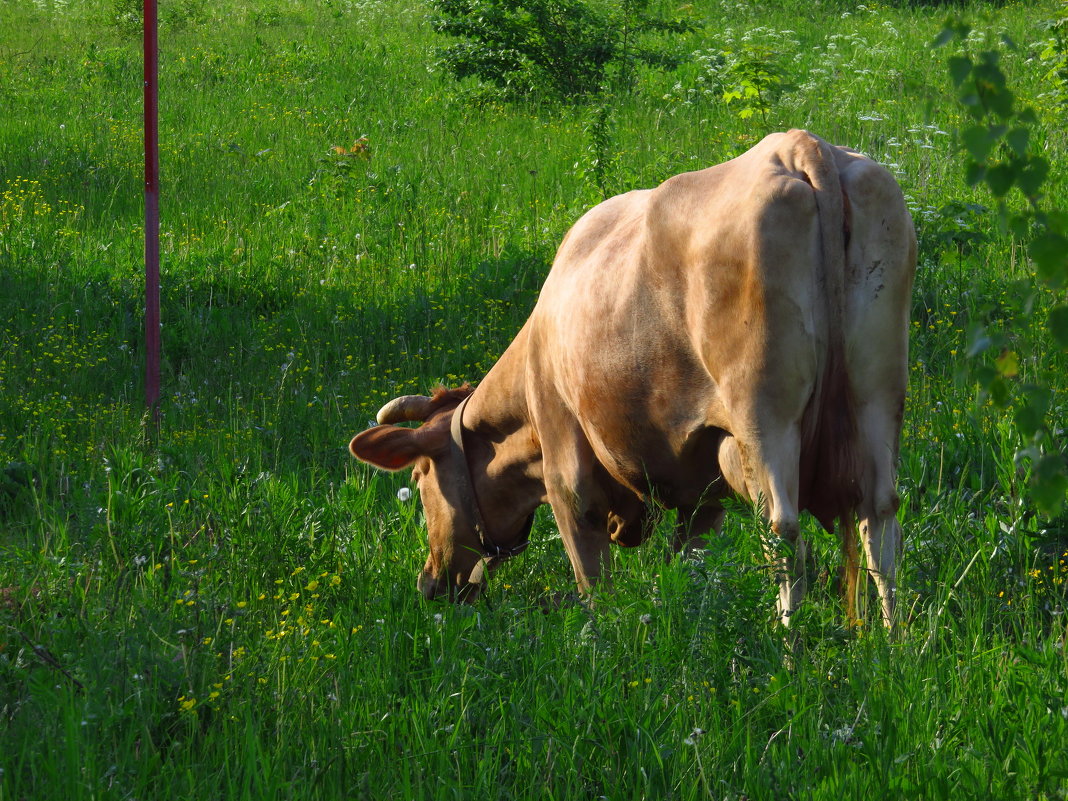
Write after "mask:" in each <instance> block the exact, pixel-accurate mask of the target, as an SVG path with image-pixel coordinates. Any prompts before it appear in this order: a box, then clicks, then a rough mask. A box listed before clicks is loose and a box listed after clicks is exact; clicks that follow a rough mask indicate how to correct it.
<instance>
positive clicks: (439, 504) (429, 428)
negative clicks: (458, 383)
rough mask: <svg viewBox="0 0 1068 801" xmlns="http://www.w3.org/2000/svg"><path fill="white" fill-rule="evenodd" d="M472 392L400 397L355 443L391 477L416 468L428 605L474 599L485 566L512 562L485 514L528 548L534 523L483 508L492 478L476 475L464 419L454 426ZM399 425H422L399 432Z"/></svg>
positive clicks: (355, 450)
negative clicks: (491, 536) (426, 548)
mask: <svg viewBox="0 0 1068 801" xmlns="http://www.w3.org/2000/svg"><path fill="white" fill-rule="evenodd" d="M472 391H473V390H472V389H471V387H469V386H466V385H465V386H464V387H461V388H459V389H451V390H446V389H439V390H438V391H437V392H436V393H435V394H434V396H433V397H425V396H422V395H407V396H404V397H401V398H396V399H394V400H392V401H390V402H389V403H387V404H386V405H385V406H383V407H382V409H381V410H380V411H379V412H378V423H379V425H377V426H374V427H373V428H369V429H368V430H366V431H364V432H362V433H360V434H357V435H356V436H355V437H353V438H352V441H351V442H350V443H349V450H350V451H351V453H352V455H353V456H355V457H356V458H357V459H359V460H361V461H364V462H367V463H368V464H371V465H374V466H375V467H378V468H381V469H383V470H391V471H396V470H403V469H405V468H407V467H411V468H412V480H413V483H414V484H415V485H416V486H417V487H418V489H419V496H420V499H421V500H422V503H423V510H424V512H425V513H426V525H427V540H428V542H429V545H430V555H429V557H428V558H427V561H426V565H425V566H424V567H423V570H422V572H421V573H420V575H419V579H418V586H419V590H420V592H422V593H423V595H424V596H425V597H426V598H427V599H432V598H436V597H438V596H440V595H448V597H449V598H450V599H452V600H465V601H470V600H474V598H476V597H477V596H478V593H479V591H480V589H481V586H482V583H483V579H484V573H485V570H486V567H487V566H488V567H490V568H492V567H495V566H496V564H498V563H499V562H500V561H501V557H504V556H508V555H510V554H509V553H508V552H506V551H501V552H496V545H495V544H494V543H495V540H487V534H486V532H485V530H484V528H485V523H484V522H483V520H482V515H483V513H485V514H486V515H487V516H489V515H491V514H492V515H493V517H494V523H495V529H494V532H495V533H496V534H499V535H500V536H502V537H504V538H505V539H507V540H508V541H511V540H512V539H513V538H514V539H515V540H517V541H518V540H522V542H524V543H525V541H526V538H525V536H524V535H525V534H526V532H525V531H523V530H522V525H523V524H524V522H526V524H527V525H528V527H529V520H527V521H524V520H522V519H516V517H517V516H516V514H515V512H514V509H508V508H504V509H499V508H496V507H493V506H491V507H489V508H487V507H486V506H482V508H481V509H480V498H481V500H482V502H483V504H485V503H488V502H489V500H490V499H488V498H487V497H486V496H487V495H488V494H489V493H487V492H486V490H485V486H486V484H487V482H488V481H489V479H488V478H487V477H486V476H485V471H484V470H483V471H482V473H481V474H472V466H471V464H470V462H469V456H468V454H467V453H466V452H465V448H464V435H463V432H462V430H461V428H460V426H459V420H457V421H456V423H455V424H454V422H453V418H454V416H455V413H456V410H457V408H458V407H459V405H460V404H461V403H462V402H463V401H464V400H466V398H467V397H468V396H469V395H470V394H471V392H472ZM400 422H419V423H421V424H422V425H420V426H418V427H417V428H408V427H405V426H399V425H395V424H396V423H400ZM470 436H471V435H470V434H468V437H470ZM476 486H477V487H478V489H476ZM476 493H480V495H476ZM497 526H499V527H500V528H499V531H498V528H497Z"/></svg>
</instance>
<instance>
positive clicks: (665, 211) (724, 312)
mask: <svg viewBox="0 0 1068 801" xmlns="http://www.w3.org/2000/svg"><path fill="white" fill-rule="evenodd" d="M915 263H916V240H915V234H914V232H913V227H912V221H911V219H910V217H909V214H908V211H907V210H906V208H905V204H904V202H903V199H902V195H901V190H900V189H899V187H898V185H897V183H896V182H895V181H894V179H893V178H892V177H891V175H890V174H889V173H888V172H887V171H886V170H885V169H883V168H882V167H880V166H879V165H878V164H876V163H875V162H873V161H871V160H869V159H868V158H866V157H864V156H862V155H860V154H859V153H856V152H854V151H852V150H847V149H845V148H840V147H833V146H831V145H828V144H827V143H826V142H824V141H823V140H821V139H819V138H817V137H815V136H813V135H811V134H809V133H806V132H804V131H790V132H789V133H780V134H772V135H771V136H768V137H767V138H766V139H764V140H763V141H762V142H760V143H759V144H758V145H757V146H756V147H754V148H753V149H752V150H750V151H748V152H747V153H745V154H743V155H741V156H739V157H738V158H736V159H733V160H731V161H728V162H727V163H725V164H720V165H718V166H715V167H711V168H709V169H706V170H701V171H699V172H691V173H685V174H683V175H679V176H676V177H674V178H671V179H670V180H668V181H665V182H664V183H663V184H661V185H660V186H659V187H657V188H655V189H652V190H643V191H635V192H629V193H627V194H624V195H620V196H618V197H614V198H612V199H610V200H607V201H605V202H604V203H602V204H600V205H599V206H597V207H596V208H594V209H592V210H591V211H589V212H588V213H587V214H586V215H585V216H583V217H582V219H580V220H579V221H578V223H576V224H575V226H574V227H573V228H572V229H571V231H570V232H569V233H568V234H567V236H566V237H565V238H564V241H563V243H562V244H561V246H560V250H559V252H558V253H557V256H556V260H555V262H554V263H553V267H552V270H551V272H550V273H549V276H548V278H547V279H546V281H545V286H544V288H543V290H542V293H541V296H540V298H539V300H538V302H537V305H536V306H535V308H534V311H533V312H532V314H531V316H530V319H529V320H528V321H527V322H526V324H525V325H524V326H523V328H522V330H521V331H520V332H519V334H518V335H517V336H516V338H515V341H514V342H512V344H511V345H510V346H509V348H508V349H507V351H506V352H505V353H504V355H503V356H502V357H501V358H500V360H499V361H498V362H497V364H495V365H494V367H493V368H492V369H491V370H490V372H489V374H488V375H487V376H486V377H485V379H483V381H482V382H481V384H479V386H478V388H477V389H475V390H472V389H471V388H470V387H463V388H460V389H455V390H441V391H439V392H438V393H437V394H436V395H435V396H434V397H432V398H426V397H422V396H407V397H404V398H398V399H396V400H394V401H391V402H390V403H389V404H387V405H386V406H385V407H383V409H382V410H381V411H380V412H379V414H378V422H379V423H381V424H382V425H379V426H376V427H374V428H371V429H369V430H367V431H364V432H363V433H361V434H359V435H358V436H356V437H355V438H354V439H353V440H352V442H351V444H350V450H351V451H352V453H353V454H354V455H355V456H356V457H357V458H358V459H362V460H364V461H366V462H369V463H371V464H373V465H377V466H378V467H381V468H384V469H386V470H400V469H403V468H405V467H409V466H412V467H413V468H414V469H413V472H412V475H413V478H414V480H415V482H416V483H417V484H418V487H419V491H420V494H421V497H422V502H423V505H424V508H425V511H426V520H427V528H428V535H429V543H430V557H429V559H428V560H427V563H426V566H425V568H424V569H423V572H422V574H421V575H420V577H419V582H418V584H419V588H420V590H421V591H422V592H423V594H424V595H425V596H426V597H428V598H433V597H435V596H437V595H440V594H446V593H447V594H448V595H449V596H450V597H458V596H459V597H473V596H474V595H476V594H477V589H478V586H479V584H480V583H481V581H482V578H483V573H484V568H485V565H486V564H489V566H490V567H492V566H493V565H495V564H497V563H499V561H500V560H502V559H504V558H506V557H508V556H511V555H513V554H514V553H517V552H518V551H519V550H521V549H522V548H523V547H524V546H525V545H526V542H527V536H528V532H529V528H530V520H531V518H532V514H533V512H534V510H535V508H536V507H537V506H538V505H540V504H542V503H545V502H548V503H550V504H551V505H552V509H553V513H554V515H555V517H556V522H557V525H558V526H559V529H560V536H561V539H562V540H563V543H564V547H565V548H566V549H567V554H568V556H569V557H570V560H571V564H572V566H573V568H574V571H575V577H576V579H577V581H578V585H579V588H580V589H581V590H582V591H588V590H589V589H590V587H591V586H592V585H593V584H594V583H595V582H596V581H597V580H598V579H599V578H603V577H605V576H606V574H607V570H608V568H607V565H608V562H609V546H610V543H611V542H612V541H615V542H617V543H620V544H627V545H632V544H637V543H638V542H640V540H641V538H642V535H643V516H644V513H645V510H646V508H647V505H648V503H649V502H650V501H651V500H652V499H655V500H656V502H658V503H661V504H664V505H666V506H668V507H673V508H677V509H678V510H679V516H678V517H679V520H680V529H681V530H680V535H679V537H678V538H677V543H678V544H682V543H684V542H685V541H686V540H687V539H688V537H690V536H691V535H701V534H703V533H706V532H708V531H709V530H711V529H714V528H716V527H717V526H718V525H719V522H720V521H721V519H722V507H721V501H722V499H723V498H724V497H725V496H726V495H728V494H729V493H730V492H731V491H733V492H735V493H737V494H738V495H741V496H742V497H744V498H748V499H750V500H752V501H754V502H757V503H758V504H759V505H760V507H761V509H762V512H763V514H764V516H765V517H766V519H767V521H768V523H769V524H770V528H771V530H772V531H773V532H774V534H775V536H776V537H777V538H779V539H780V541H781V543H785V547H783V548H776V547H773V548H769V550H770V551H771V554H770V555H771V556H772V558H773V559H774V562H775V564H776V566H777V568H778V575H779V580H780V591H779V602H778V608H779V611H780V614H781V616H782V620H783V622H784V623H786V622H788V621H789V617H790V615H791V614H792V613H793V611H794V610H795V609H796V608H797V606H798V604H799V602H800V601H801V598H802V596H803V594H804V590H805V579H804V576H805V572H804V566H805V552H806V546H805V542H804V540H803V538H802V537H801V534H800V529H799V526H798V514H799V513H800V512H801V511H804V510H808V511H810V512H811V513H812V514H813V515H814V516H815V518H816V519H817V520H819V521H820V523H821V524H822V525H823V526H824V527H826V528H827V529H828V530H833V527H834V523H835V521H836V520H837V521H838V523H839V532H840V535H841V537H842V541H843V548H844V553H845V577H846V581H845V595H846V602H847V614H848V615H849V616H850V618H852V617H853V616H854V615H855V593H856V584H857V571H858V568H859V557H858V554H857V547H856V538H855V530H856V521H857V520H859V523H860V531H861V535H862V539H863V542H864V548H865V551H866V554H867V563H868V570H869V572H870V574H871V575H872V576H873V577H874V580H875V583H876V585H877V587H878V590H879V594H880V597H881V601H882V615H883V618H884V620H885V621H886V622H887V623H890V622H891V621H892V620H893V616H894V587H895V567H896V560H897V555H898V551H899V547H900V542H901V529H900V526H899V525H898V521H897V519H896V515H895V513H896V511H897V508H898V496H897V493H896V490H895V486H894V484H895V477H896V463H897V455H898V441H899V437H900V431H901V419H902V410H903V405H904V400H905V386H906V379H907V364H906V362H907V350H908V313H909V295H910V292H911V288H912V279H913V274H914V272H915ZM401 421H420V422H422V425H421V426H419V427H417V428H408V427H403V426H397V425H390V424H392V423H397V422H401ZM773 539H774V538H773Z"/></svg>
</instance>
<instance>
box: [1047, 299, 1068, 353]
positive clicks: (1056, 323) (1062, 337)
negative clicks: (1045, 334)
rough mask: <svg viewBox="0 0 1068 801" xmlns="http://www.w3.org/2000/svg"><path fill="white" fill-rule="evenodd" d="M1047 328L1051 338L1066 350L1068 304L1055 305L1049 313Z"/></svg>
mask: <svg viewBox="0 0 1068 801" xmlns="http://www.w3.org/2000/svg"><path fill="white" fill-rule="evenodd" d="M1048 325H1049V330H1050V333H1051V334H1053V339H1054V340H1056V342H1057V344H1058V345H1060V346H1061V348H1063V349H1064V350H1068V306H1057V307H1055V308H1054V309H1053V310H1052V311H1051V312H1050V313H1049V322H1048Z"/></svg>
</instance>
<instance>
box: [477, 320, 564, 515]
mask: <svg viewBox="0 0 1068 801" xmlns="http://www.w3.org/2000/svg"><path fill="white" fill-rule="evenodd" d="M525 339H526V329H525V328H524V329H523V330H522V331H520V332H519V335H518V336H517V337H516V339H515V341H514V342H513V343H512V345H511V346H510V347H509V348H508V350H507V351H505V353H504V355H503V356H501V358H500V359H499V360H498V361H497V363H496V364H495V365H494V366H493V368H492V369H491V370H490V372H489V373H488V374H487V375H486V377H485V378H484V379H483V380H482V381H481V382H480V383H479V385H478V387H477V388H476V389H475V392H474V394H473V395H472V396H471V399H470V401H469V402H468V404H467V409H466V410H465V412H464V419H463V423H464V428H465V429H466V431H467V434H466V443H467V444H466V451H467V459H468V466H469V469H470V472H471V477H472V482H473V485H474V490H475V493H476V495H477V497H478V499H479V503H480V505H481V506H482V512H483V514H484V515H485V516H486V518H487V520H488V522H490V524H491V526H492V521H499V530H501V531H502V532H503V531H510V530H511V529H512V527H513V525H515V524H518V523H520V522H522V521H525V520H526V518H527V517H528V516H529V515H530V513H531V512H532V511H533V510H534V509H535V508H536V507H537V506H538V505H540V504H541V503H544V502H545V497H544V496H545V489H544V485H543V482H542V470H541V449H540V447H539V446H538V443H537V441H536V438H535V436H534V429H533V427H532V426H531V423H530V415H529V413H528V410H527V394H526V358H525V353H526V349H525V345H524V344H523V342H524V341H525Z"/></svg>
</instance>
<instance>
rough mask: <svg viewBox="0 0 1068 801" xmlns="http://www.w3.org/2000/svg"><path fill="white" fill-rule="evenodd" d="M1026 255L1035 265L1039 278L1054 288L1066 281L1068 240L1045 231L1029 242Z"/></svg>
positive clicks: (1067, 273) (1067, 274)
mask: <svg viewBox="0 0 1068 801" xmlns="http://www.w3.org/2000/svg"><path fill="white" fill-rule="evenodd" d="M1027 253H1028V255H1029V256H1030V257H1031V259H1032V261H1034V263H1035V270H1036V271H1037V272H1038V275H1039V277H1040V278H1042V279H1043V280H1044V281H1048V282H1050V283H1051V284H1053V285H1054V286H1061V285H1062V284H1063V283H1064V282H1065V280H1066V279H1068V238H1065V236H1064V235H1063V234H1061V233H1058V232H1056V231H1046V232H1045V233H1042V234H1039V235H1038V236H1036V237H1035V238H1034V239H1033V240H1031V244H1030V246H1029V247H1028V248H1027Z"/></svg>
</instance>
